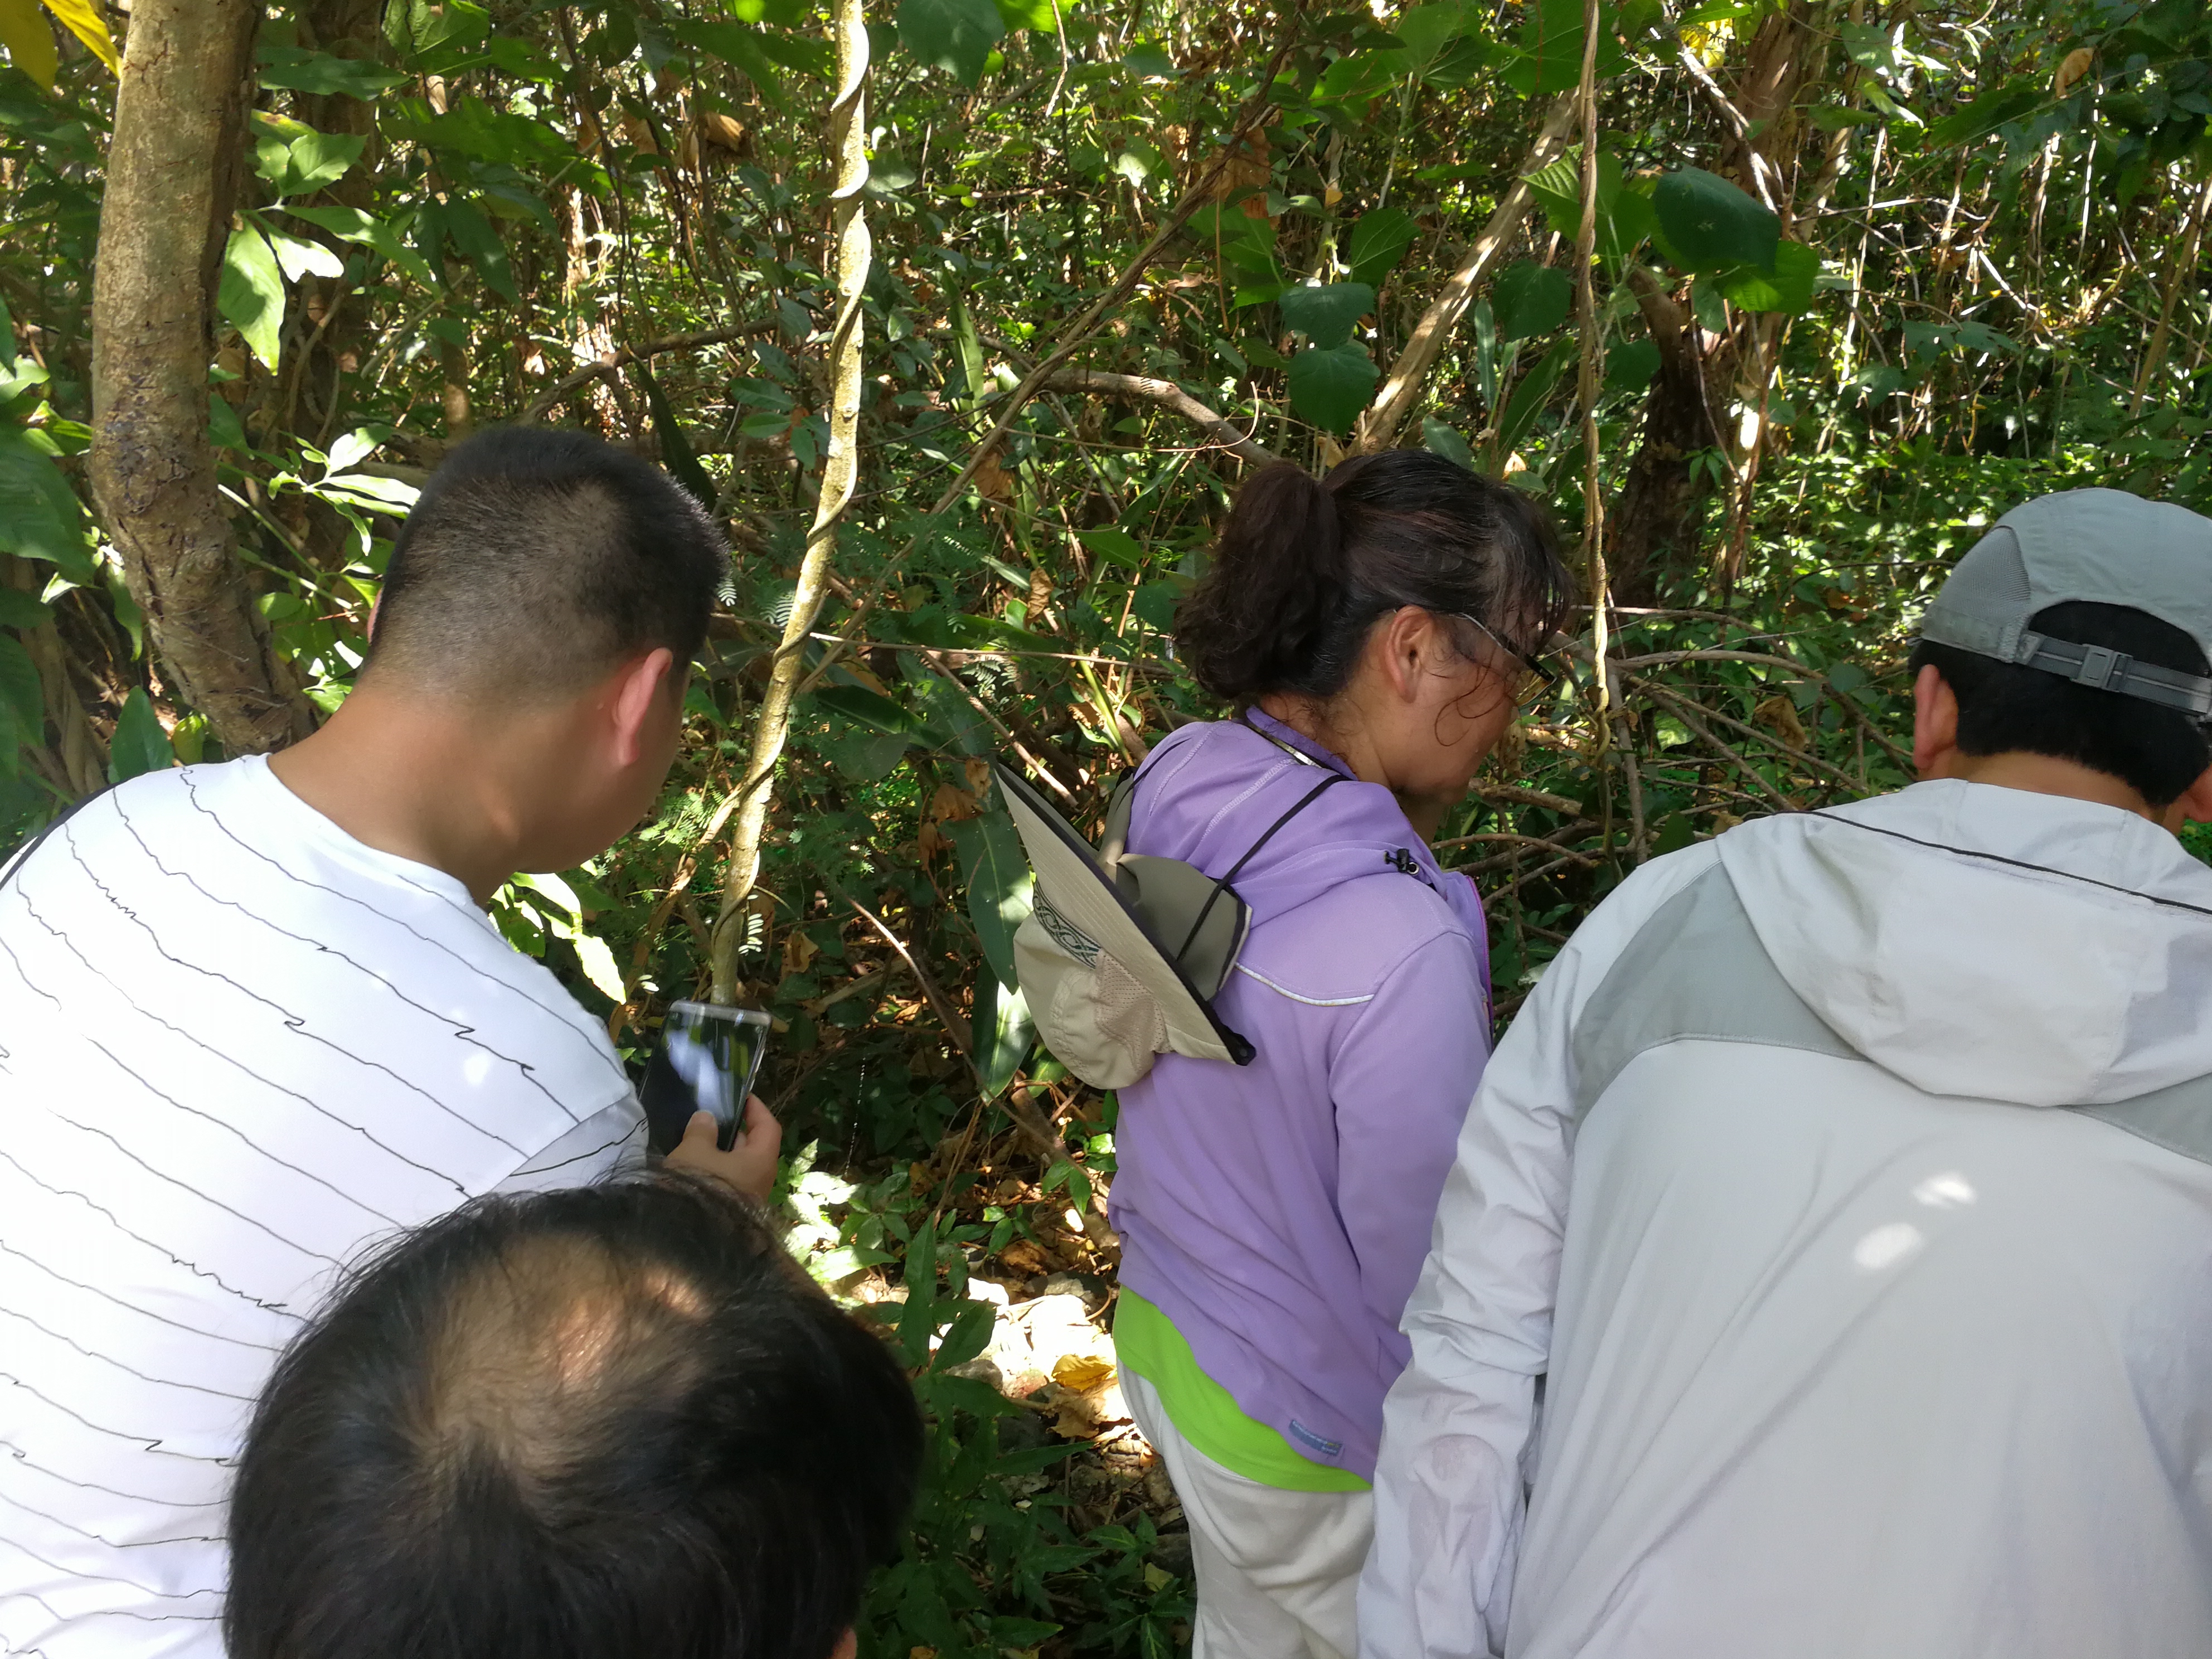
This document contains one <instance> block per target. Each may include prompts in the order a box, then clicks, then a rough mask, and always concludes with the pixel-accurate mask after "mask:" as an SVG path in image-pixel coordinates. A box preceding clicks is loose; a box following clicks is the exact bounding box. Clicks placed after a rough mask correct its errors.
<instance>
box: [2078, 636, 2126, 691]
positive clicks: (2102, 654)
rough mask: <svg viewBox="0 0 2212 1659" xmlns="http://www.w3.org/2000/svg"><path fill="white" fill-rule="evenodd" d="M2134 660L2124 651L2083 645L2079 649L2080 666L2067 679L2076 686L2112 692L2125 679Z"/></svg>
mask: <svg viewBox="0 0 2212 1659" xmlns="http://www.w3.org/2000/svg"><path fill="white" fill-rule="evenodd" d="M2135 660H2136V659H2134V658H2133V657H2130V655H2128V654H2127V653H2125V652H2124V651H2113V650H2110V649H2108V648H2107V647H2104V646H2101V645H2085V646H2083V647H2081V666H2080V667H2079V668H2077V669H2075V671H2074V672H2073V673H2072V675H2071V676H2069V678H2071V679H2072V680H2073V682H2074V684H2076V685H2087V686H2091V687H2093V688H2094V689H2096V690H2100V691H2110V690H2115V689H2116V688H2117V687H2118V685H2119V684H2120V683H2121V682H2122V681H2124V680H2125V679H2126V678H2127V677H2128V671H2129V670H2130V668H2132V667H2133V666H2134V665H2135Z"/></svg>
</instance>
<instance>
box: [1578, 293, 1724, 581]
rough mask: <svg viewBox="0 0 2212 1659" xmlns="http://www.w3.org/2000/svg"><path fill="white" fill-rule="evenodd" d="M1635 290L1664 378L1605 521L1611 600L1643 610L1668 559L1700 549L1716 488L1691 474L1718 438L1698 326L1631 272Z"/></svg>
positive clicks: (1650, 399) (1658, 380) (1647, 403)
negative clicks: (1696, 457)
mask: <svg viewBox="0 0 2212 1659" xmlns="http://www.w3.org/2000/svg"><path fill="white" fill-rule="evenodd" d="M1629 282H1630V283H1631V284H1632V286H1633V288H1634V289H1635V290H1636V302H1637V304H1638V307H1640V308H1641V309H1642V311H1643V313H1644V323H1645V325H1646V326H1648V327H1649V328H1650V331H1651V338H1652V341H1653V343H1655V344H1656V345H1657V346H1658V348H1659V373H1658V374H1656V376H1654V377H1653V379H1652V381H1651V389H1650V392H1648V393H1646V394H1645V397H1644V437H1643V441H1642V442H1641V443H1640V444H1639V445H1638V448H1637V451H1636V458H1635V459H1633V460H1632V461H1631V462H1630V463H1629V465H1628V477H1627V479H1626V481H1625V482H1624V483H1622V485H1621V489H1620V498H1619V499H1618V500H1616V501H1614V502H1613V510H1612V511H1611V513H1608V514H1607V525H1606V550H1607V564H1608V565H1609V566H1610V567H1611V570H1612V584H1613V598H1614V599H1616V600H1617V601H1619V602H1620V604H1622V605H1649V604H1650V602H1651V599H1652V595H1653V593H1654V592H1656V588H1657V586H1658V580H1659V575H1660V573H1661V571H1662V569H1663V568H1664V567H1665V565H1666V562H1667V556H1668V554H1669V553H1680V552H1686V551H1687V550H1690V549H1691V548H1692V547H1693V546H1694V545H1695V544H1696V542H1697V537H1698V529H1699V523H1700V521H1701V520H1703V518H1704V515H1705V497H1706V496H1707V495H1709V494H1710V493H1711V480H1710V477H1709V475H1708V474H1707V473H1705V471H1702V470H1699V471H1694V472H1693V471H1692V468H1691V465H1690V457H1691V456H1692V455H1693V454H1694V453H1697V452H1698V451H1699V450H1703V449H1712V448H1715V447H1718V446H1719V444H1720V437H1719V431H1718V428H1717V425H1716V424H1715V422H1714V419H1713V414H1712V410H1711V407H1710V404H1709V401H1708V398H1707V395H1706V392H1705V364H1704V363H1703V362H1702V361H1701V360H1700V359H1699V354H1698V337H1697V325H1696V324H1695V323H1694V322H1693V321H1692V319H1690V318H1689V317H1688V316H1687V315H1686V314H1685V313H1684V312H1683V310H1682V307H1680V305H1678V304H1677V303H1675V301H1674V298H1673V297H1672V296H1671V295H1668V293H1667V292H1666V290H1665V289H1662V288H1661V287H1660V286H1659V283H1658V282H1657V281H1656V279H1655V278H1654V277H1653V276H1651V275H1650V273H1649V272H1647V271H1644V270H1633V271H1631V272H1630V274H1629Z"/></svg>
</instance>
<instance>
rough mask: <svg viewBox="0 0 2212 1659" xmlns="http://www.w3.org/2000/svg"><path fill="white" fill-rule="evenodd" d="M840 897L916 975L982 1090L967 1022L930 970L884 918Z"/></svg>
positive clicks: (842, 894) (848, 897) (841, 893)
mask: <svg viewBox="0 0 2212 1659" xmlns="http://www.w3.org/2000/svg"><path fill="white" fill-rule="evenodd" d="M838 896H839V897H841V898H842V899H843V900H844V901H845V902H846V903H848V904H849V905H851V906H852V907H853V908H854V909H855V910H858V911H859V912H860V915H861V916H862V917H863V918H864V919H865V920H866V922H867V924H868V926H869V927H872V928H874V929H875V930H876V931H877V932H878V933H881V934H882V935H883V936H884V943H885V944H886V945H890V947H891V949H892V950H894V951H897V952H898V954H899V960H900V961H902V962H903V963H906V965H907V969H908V971H909V972H910V973H912V974H913V975H914V977H915V983H917V984H919V985H920V986H921V994H922V995H923V997H925V998H926V999H927V1000H928V1003H929V1011H930V1012H932V1013H933V1014H935V1015H936V1016H937V1018H938V1023H939V1024H941V1025H943V1026H944V1027H945V1036H948V1037H950V1038H951V1041H952V1046H953V1047H954V1048H957V1049H958V1050H959V1051H960V1058H961V1059H963V1060H966V1061H967V1062H968V1069H969V1072H970V1073H973V1074H974V1076H975V1086H976V1087H977V1088H978V1089H981V1087H982V1086H983V1074H982V1073H981V1072H979V1071H976V1069H975V1045H974V1043H973V1042H970V1040H969V1036H968V1031H967V1028H966V1024H965V1022H963V1020H962V1019H961V1018H960V1011H959V1010H958V1009H957V1008H955V1007H954V1006H952V1000H951V998H950V997H948V996H946V995H945V993H944V992H943V991H941V990H939V988H938V985H937V981H935V980H933V979H932V978H931V977H930V976H929V970H928V969H926V968H924V967H923V966H922V965H921V963H919V962H917V961H915V956H914V952H913V951H909V950H908V949H907V948H906V941H905V940H904V939H901V938H900V937H899V936H898V935H897V934H896V933H893V932H891V930H890V927H888V926H886V925H885V923H884V919H883V918H882V917H881V916H879V915H877V914H876V913H875V912H874V911H872V910H871V909H870V908H868V907H867V906H866V905H865V904H863V903H861V902H860V900H858V899H856V898H854V896H852V895H851V894H850V893H848V892H846V891H844V890H842V888H841V889H839V890H838Z"/></svg>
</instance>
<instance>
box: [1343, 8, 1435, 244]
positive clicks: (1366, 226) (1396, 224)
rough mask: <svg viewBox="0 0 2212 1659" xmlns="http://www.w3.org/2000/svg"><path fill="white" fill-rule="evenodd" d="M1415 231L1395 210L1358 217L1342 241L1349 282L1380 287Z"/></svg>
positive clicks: (1407, 217)
mask: <svg viewBox="0 0 2212 1659" xmlns="http://www.w3.org/2000/svg"><path fill="white" fill-rule="evenodd" d="M1431 9H1435V8H1431ZM1417 230H1418V228H1417V227H1416V226H1415V225H1414V223H1413V216H1412V215H1411V214H1408V213H1401V212H1400V211H1399V210H1397V209H1396V208H1394V207H1386V208H1376V210H1374V211H1373V212H1371V213H1363V214H1361V215H1360V216H1359V220H1358V223H1356V224H1354V225H1353V226H1352V234H1351V235H1349V236H1347V237H1346V238H1345V241H1344V263H1345V264H1347V265H1349V266H1350V267H1351V268H1352V281H1353V282H1354V283H1366V284H1367V285H1368V286H1369V287H1370V288H1380V287H1381V286H1382V285H1383V278H1384V277H1385V276H1389V274H1390V273H1391V272H1392V271H1393V270H1396V269H1397V266H1398V261H1399V260H1401V259H1402V258H1405V257H1406V250H1407V248H1409V247H1411V246H1413V238H1414V236H1415V234H1417Z"/></svg>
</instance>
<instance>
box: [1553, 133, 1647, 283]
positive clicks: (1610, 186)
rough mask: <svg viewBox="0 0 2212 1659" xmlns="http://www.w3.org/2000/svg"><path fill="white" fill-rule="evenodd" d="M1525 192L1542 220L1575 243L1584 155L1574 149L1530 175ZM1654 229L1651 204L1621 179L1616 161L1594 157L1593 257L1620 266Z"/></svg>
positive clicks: (1605, 154) (1604, 154)
mask: <svg viewBox="0 0 2212 1659" xmlns="http://www.w3.org/2000/svg"><path fill="white" fill-rule="evenodd" d="M1528 189H1529V191H1530V192H1531V193H1532V194H1533V195H1534V197H1535V198H1536V201H1537V204H1538V205H1540V206H1541V207H1542V209H1543V210H1544V217H1545V218H1546V219H1547V221H1549V222H1550V223H1551V227H1552V228H1553V230H1555V231H1557V232H1558V233H1559V234H1560V235H1561V236H1564V237H1566V238H1568V239H1569V240H1573V239H1576V238H1578V237H1579V236H1580V235H1581V234H1582V228H1583V175H1582V150H1581V147H1580V146H1579V145H1578V146H1577V147H1576V148H1575V149H1571V150H1569V151H1568V152H1567V153H1566V154H1565V155H1562V156H1560V157H1559V159H1558V160H1556V161H1553V162H1552V163H1551V165H1550V166H1548V167H1541V168H1539V169H1538V170H1537V171H1536V172H1534V173H1530V174H1529V175H1528ZM1656 228H1658V221H1657V219H1656V216H1654V215H1653V213H1652V210H1651V204H1650V201H1649V200H1648V199H1647V198H1646V197H1644V196H1643V195H1642V194H1641V193H1640V192H1639V191H1638V190H1637V189H1636V188H1635V187H1634V186H1632V185H1630V184H1629V183H1628V182H1627V181H1626V180H1625V179H1623V178H1622V177H1621V173H1620V158H1619V157H1618V156H1615V155H1611V154H1609V153H1608V152H1607V151H1604V150H1600V151H1599V152H1598V157H1597V251H1598V252H1599V253H1600V254H1601V255H1602V256H1603V257H1605V258H1608V259H1611V260H1613V261H1616V262H1618V261H1620V260H1621V259H1624V258H1626V257H1627V255H1628V254H1630V253H1631V252H1634V250H1635V248H1636V246H1637V244H1638V243H1639V242H1641V241H1643V240H1644V239H1645V238H1646V237H1648V236H1650V234H1651V233H1652V232H1653V231H1654V230H1655V229H1656Z"/></svg>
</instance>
